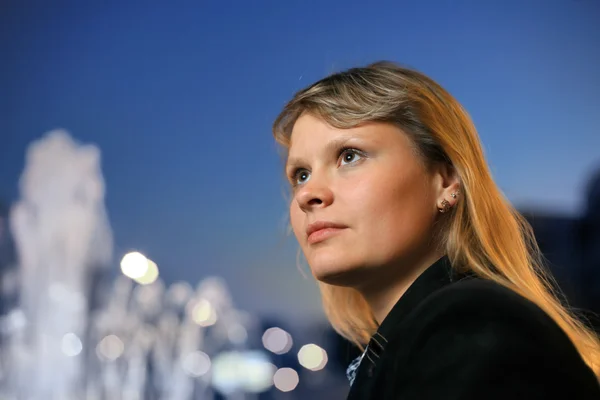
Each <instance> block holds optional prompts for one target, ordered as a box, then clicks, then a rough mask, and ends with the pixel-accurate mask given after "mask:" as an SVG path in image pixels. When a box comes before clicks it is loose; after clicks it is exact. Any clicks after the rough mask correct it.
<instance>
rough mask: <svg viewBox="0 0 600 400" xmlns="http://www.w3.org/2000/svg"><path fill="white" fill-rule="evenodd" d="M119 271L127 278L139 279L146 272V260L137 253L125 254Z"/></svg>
mask: <svg viewBox="0 0 600 400" xmlns="http://www.w3.org/2000/svg"><path fill="white" fill-rule="evenodd" d="M121 271H122V272H123V275H125V276H126V277H128V278H131V279H138V278H141V277H142V276H144V275H145V274H146V271H148V259H147V258H146V256H144V255H143V254H142V253H138V252H137V251H134V252H131V253H127V254H125V256H123V259H122V260H121Z"/></svg>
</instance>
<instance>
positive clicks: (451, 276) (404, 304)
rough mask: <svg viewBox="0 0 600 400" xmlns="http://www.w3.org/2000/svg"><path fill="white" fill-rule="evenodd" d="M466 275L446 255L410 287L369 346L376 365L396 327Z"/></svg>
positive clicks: (367, 353)
mask: <svg viewBox="0 0 600 400" xmlns="http://www.w3.org/2000/svg"><path fill="white" fill-rule="evenodd" d="M462 277H464V275H459V274H458V273H457V272H455V271H454V270H453V268H452V265H451V264H450V259H449V258H448V256H447V255H444V256H443V257H441V258H440V259H438V260H437V261H436V262H435V263H433V264H432V265H431V266H430V267H429V268H427V269H426V270H425V271H424V272H423V273H422V274H421V275H419V277H418V278H417V279H416V280H415V281H414V282H413V283H412V285H410V287H409V288H408V290H407V291H406V292H405V293H404V294H403V295H402V297H401V298H400V300H398V302H397V303H396V304H395V305H394V307H392V309H391V310H390V312H389V313H388V315H387V316H386V317H385V319H384V320H383V321H382V323H381V325H380V326H379V328H378V329H377V332H375V334H374V335H373V336H372V337H371V340H370V341H369V344H368V346H367V349H368V351H366V352H365V353H366V355H369V356H371V357H368V358H369V359H370V360H372V362H373V363H374V361H375V359H377V358H379V356H380V354H381V352H382V351H383V350H384V348H385V345H386V344H387V342H388V338H391V337H393V333H394V331H395V329H396V327H397V326H398V325H399V324H400V323H401V322H402V320H403V319H404V318H405V317H406V315H408V314H409V313H410V311H411V310H412V309H414V308H415V307H416V306H417V305H418V304H419V303H420V302H421V301H423V300H425V298H426V297H428V296H429V295H430V294H432V293H433V292H435V291H437V290H439V289H441V288H443V287H444V286H447V285H449V284H451V283H452V282H454V281H456V280H459V279H461V278H462Z"/></svg>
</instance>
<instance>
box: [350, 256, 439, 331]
mask: <svg viewBox="0 0 600 400" xmlns="http://www.w3.org/2000/svg"><path fill="white" fill-rule="evenodd" d="M443 255H444V253H443V252H441V251H434V252H431V253H429V254H426V255H425V256H423V257H420V258H418V259H417V260H415V261H413V262H407V263H403V264H402V265H394V266H393V267H392V268H386V270H387V271H388V272H389V273H386V274H382V276H381V279H379V280H378V281H377V282H374V283H373V284H372V285H369V286H368V287H366V286H365V287H362V288H357V289H358V291H359V292H360V293H361V294H362V296H363V297H364V298H365V300H366V301H367V303H368V304H369V307H370V308H371V312H372V313H373V315H374V316H375V319H376V320H377V323H378V324H379V325H381V323H382V322H383V320H384V319H385V317H386V316H387V315H388V314H389V312H390V311H391V310H392V308H393V307H394V305H395V304H396V303H397V302H398V300H400V298H401V297H402V296H403V295H404V293H406V291H407V290H408V288H409V287H410V286H411V285H412V284H413V283H414V282H415V281H416V280H417V278H418V277H419V276H420V275H421V274H422V273H423V272H424V271H425V270H426V269H427V268H429V267H430V266H431V265H432V264H434V263H435V262H436V261H437V260H439V259H440V258H441V257H443Z"/></svg>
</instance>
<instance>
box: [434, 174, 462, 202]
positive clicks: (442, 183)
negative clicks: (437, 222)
mask: <svg viewBox="0 0 600 400" xmlns="http://www.w3.org/2000/svg"><path fill="white" fill-rule="evenodd" d="M433 184H434V187H435V191H434V193H436V196H435V201H436V208H437V209H438V210H439V211H440V212H442V213H443V212H447V211H448V210H450V209H451V208H452V207H454V206H455V205H456V203H457V202H458V201H459V200H460V192H461V190H460V189H461V187H460V186H461V185H460V179H459V176H458V173H457V172H456V169H455V168H454V167H453V166H452V165H450V164H446V163H444V164H439V165H438V166H437V167H436V168H435V169H434V177H433Z"/></svg>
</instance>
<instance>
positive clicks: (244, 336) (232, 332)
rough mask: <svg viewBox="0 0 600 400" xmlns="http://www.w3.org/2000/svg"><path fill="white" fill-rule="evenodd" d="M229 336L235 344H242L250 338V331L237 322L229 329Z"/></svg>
mask: <svg viewBox="0 0 600 400" xmlns="http://www.w3.org/2000/svg"><path fill="white" fill-rule="evenodd" d="M227 337H228V338H229V340H230V341H231V342H232V343H233V344H242V343H244V342H246V340H248V332H247V331H246V328H244V326H243V325H240V324H235V325H233V326H231V327H230V328H229V329H228V330H227Z"/></svg>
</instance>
